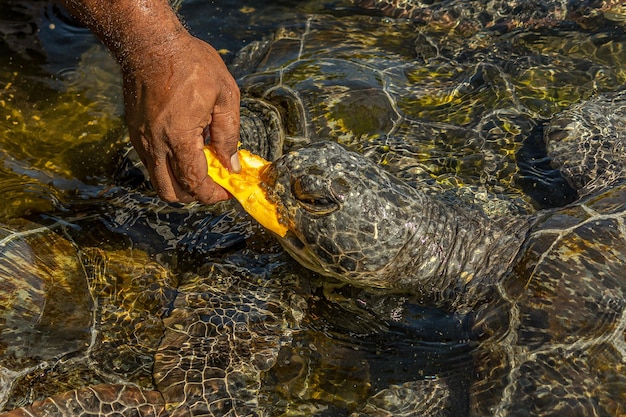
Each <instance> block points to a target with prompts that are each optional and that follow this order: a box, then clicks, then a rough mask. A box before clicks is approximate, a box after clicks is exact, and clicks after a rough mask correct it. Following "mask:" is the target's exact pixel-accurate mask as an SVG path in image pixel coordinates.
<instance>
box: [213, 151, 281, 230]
mask: <svg viewBox="0 0 626 417" xmlns="http://www.w3.org/2000/svg"><path fill="white" fill-rule="evenodd" d="M237 152H239V161H240V163H241V171H240V172H238V173H235V172H230V171H228V169H227V168H226V167H225V166H223V165H222V163H221V162H220V161H219V159H217V156H216V155H215V153H214V152H213V150H212V149H211V148H208V147H207V148H204V154H205V156H206V159H207V164H208V166H209V169H208V174H209V176H210V177H211V179H212V180H213V181H215V182H216V183H218V184H219V185H221V186H222V187H224V189H226V190H227V191H228V192H229V193H231V194H232V195H233V196H234V197H235V198H236V199H237V201H239V203H240V204H241V206H242V207H243V208H244V210H245V211H247V212H248V213H249V214H250V215H251V216H252V217H254V219H255V220H256V221H257V222H259V223H260V224H261V226H263V227H265V228H266V229H268V230H271V231H272V232H274V233H276V234H277V235H279V236H281V237H283V236H285V234H286V233H287V226H285V225H284V224H283V223H281V222H280V218H279V214H278V207H277V205H276V204H274V203H272V202H270V201H269V200H268V199H267V195H266V194H265V191H264V190H263V189H262V188H261V174H262V173H263V171H264V170H265V168H266V167H267V166H268V165H269V164H270V162H268V161H266V160H265V159H263V158H261V157H260V156H258V155H255V154H253V153H251V152H249V151H247V150H245V149H239V150H238V151H237Z"/></svg>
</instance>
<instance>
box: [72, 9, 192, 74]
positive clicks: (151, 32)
mask: <svg viewBox="0 0 626 417" xmlns="http://www.w3.org/2000/svg"><path fill="white" fill-rule="evenodd" d="M60 1H61V3H62V4H64V5H65V7H67V9H68V10H69V11H70V13H72V14H73V15H74V17H75V18H76V19H78V20H79V21H80V22H81V23H82V24H84V25H85V26H87V27H88V28H89V29H90V30H91V31H92V32H93V33H94V34H95V35H96V36H98V38H100V40H101V41H102V42H103V43H104V44H105V45H106V46H107V47H108V48H109V50H110V51H111V52H112V53H113V55H114V56H115V58H116V59H117V61H118V62H119V63H120V65H121V66H122V68H123V70H124V71H128V70H139V69H142V68H144V67H145V66H146V60H150V61H153V60H154V59H158V58H159V57H160V56H161V55H167V54H168V53H169V52H170V51H169V50H168V49H169V48H170V47H171V46H170V45H172V44H173V42H172V41H174V40H176V39H178V38H179V37H180V36H181V35H183V34H185V33H186V30H185V28H184V27H183V25H182V24H181V22H180V21H179V19H178V17H177V16H176V13H174V11H173V10H172V8H171V7H170V5H169V2H168V1H167V0H60Z"/></svg>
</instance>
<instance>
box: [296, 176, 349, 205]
mask: <svg viewBox="0 0 626 417" xmlns="http://www.w3.org/2000/svg"><path fill="white" fill-rule="evenodd" d="M291 189H292V192H293V195H294V197H295V198H296V200H297V201H298V204H299V205H300V206H301V207H302V208H304V209H305V210H306V211H308V212H310V213H313V214H319V215H324V214H329V213H332V212H333V211H335V210H338V209H339V202H338V201H337V199H336V198H335V197H334V196H333V194H332V192H331V191H330V188H329V186H328V182H327V181H326V180H325V179H324V178H322V177H318V176H312V175H303V176H301V177H298V178H296V179H295V181H294V182H293V184H292V186H291Z"/></svg>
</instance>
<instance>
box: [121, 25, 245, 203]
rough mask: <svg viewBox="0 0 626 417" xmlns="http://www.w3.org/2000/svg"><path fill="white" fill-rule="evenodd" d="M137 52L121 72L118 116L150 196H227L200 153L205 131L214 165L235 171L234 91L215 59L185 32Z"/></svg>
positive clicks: (170, 198) (211, 198)
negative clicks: (150, 189) (147, 181)
mask: <svg viewBox="0 0 626 417" xmlns="http://www.w3.org/2000/svg"><path fill="white" fill-rule="evenodd" d="M137 55H138V56H140V57H141V59H140V60H137V59H135V60H134V65H133V66H132V67H127V68H125V69H124V102H125V106H126V119H127V124H128V129H129V133H130V140H131V142H132V144H133V146H134V147H135V149H136V150H137V153H138V154H139V156H140V157H141V159H142V161H143V163H144V165H145V166H146V168H147V169H148V172H149V174H150V180H151V181H152V184H153V186H154V188H155V189H156V191H157V193H158V194H159V196H160V197H161V198H162V199H164V200H166V201H180V202H183V203H188V202H192V201H194V200H197V201H200V202H202V203H207V204H208V203H214V202H216V201H219V200H224V199H227V198H229V197H230V195H229V194H228V193H227V192H226V191H225V190H224V189H223V188H222V187H220V186H219V185H217V184H215V183H214V182H213V180H211V179H210V178H209V177H208V175H207V163H206V159H205V156H204V152H203V151H202V149H203V147H204V140H205V136H206V134H207V133H209V134H210V144H209V146H211V147H212V148H213V150H214V151H215V153H216V154H217V156H218V159H219V160H220V162H221V163H222V164H223V165H224V166H225V167H227V168H228V169H229V170H232V171H235V172H238V171H239V169H240V166H239V160H238V158H237V153H236V149H237V141H238V139H239V98H240V97H239V88H238V87H237V84H236V82H235V80H234V79H233V77H232V75H231V74H230V73H229V72H228V69H227V68H226V65H225V64H224V62H223V60H222V58H221V57H220V56H219V54H218V53H217V51H216V50H215V49H214V48H212V47H211V46H210V45H208V44H207V43H205V42H203V41H201V40H199V39H197V38H195V37H193V36H191V35H190V34H189V33H187V32H186V31H182V32H180V33H179V34H178V36H177V37H176V38H175V39H172V40H170V41H169V42H168V43H167V44H161V45H156V46H155V47H154V48H151V50H146V51H139V52H138V53H137Z"/></svg>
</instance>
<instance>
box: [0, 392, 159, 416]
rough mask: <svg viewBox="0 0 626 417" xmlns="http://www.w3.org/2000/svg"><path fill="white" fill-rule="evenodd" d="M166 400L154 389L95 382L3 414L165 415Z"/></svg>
mask: <svg viewBox="0 0 626 417" xmlns="http://www.w3.org/2000/svg"><path fill="white" fill-rule="evenodd" d="M164 412H165V402H164V401H163V397H162V396H161V394H160V393H159V392H157V391H143V390H142V389H140V388H137V387H133V386H128V385H108V384H103V385H95V386H91V387H86V388H80V389H75V390H72V391H68V392H66V393H63V394H59V395H55V396H54V397H50V398H46V399H45V400H42V401H36V402H34V403H33V404H32V405H30V406H28V407H21V408H16V409H15V410H12V411H9V412H7V413H4V414H0V416H2V417H39V416H47V417H66V416H67V417H70V416H71V417H82V416H94V415H99V416H103V417H107V416H113V415H115V416H133V417H153V416H161V415H164Z"/></svg>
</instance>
